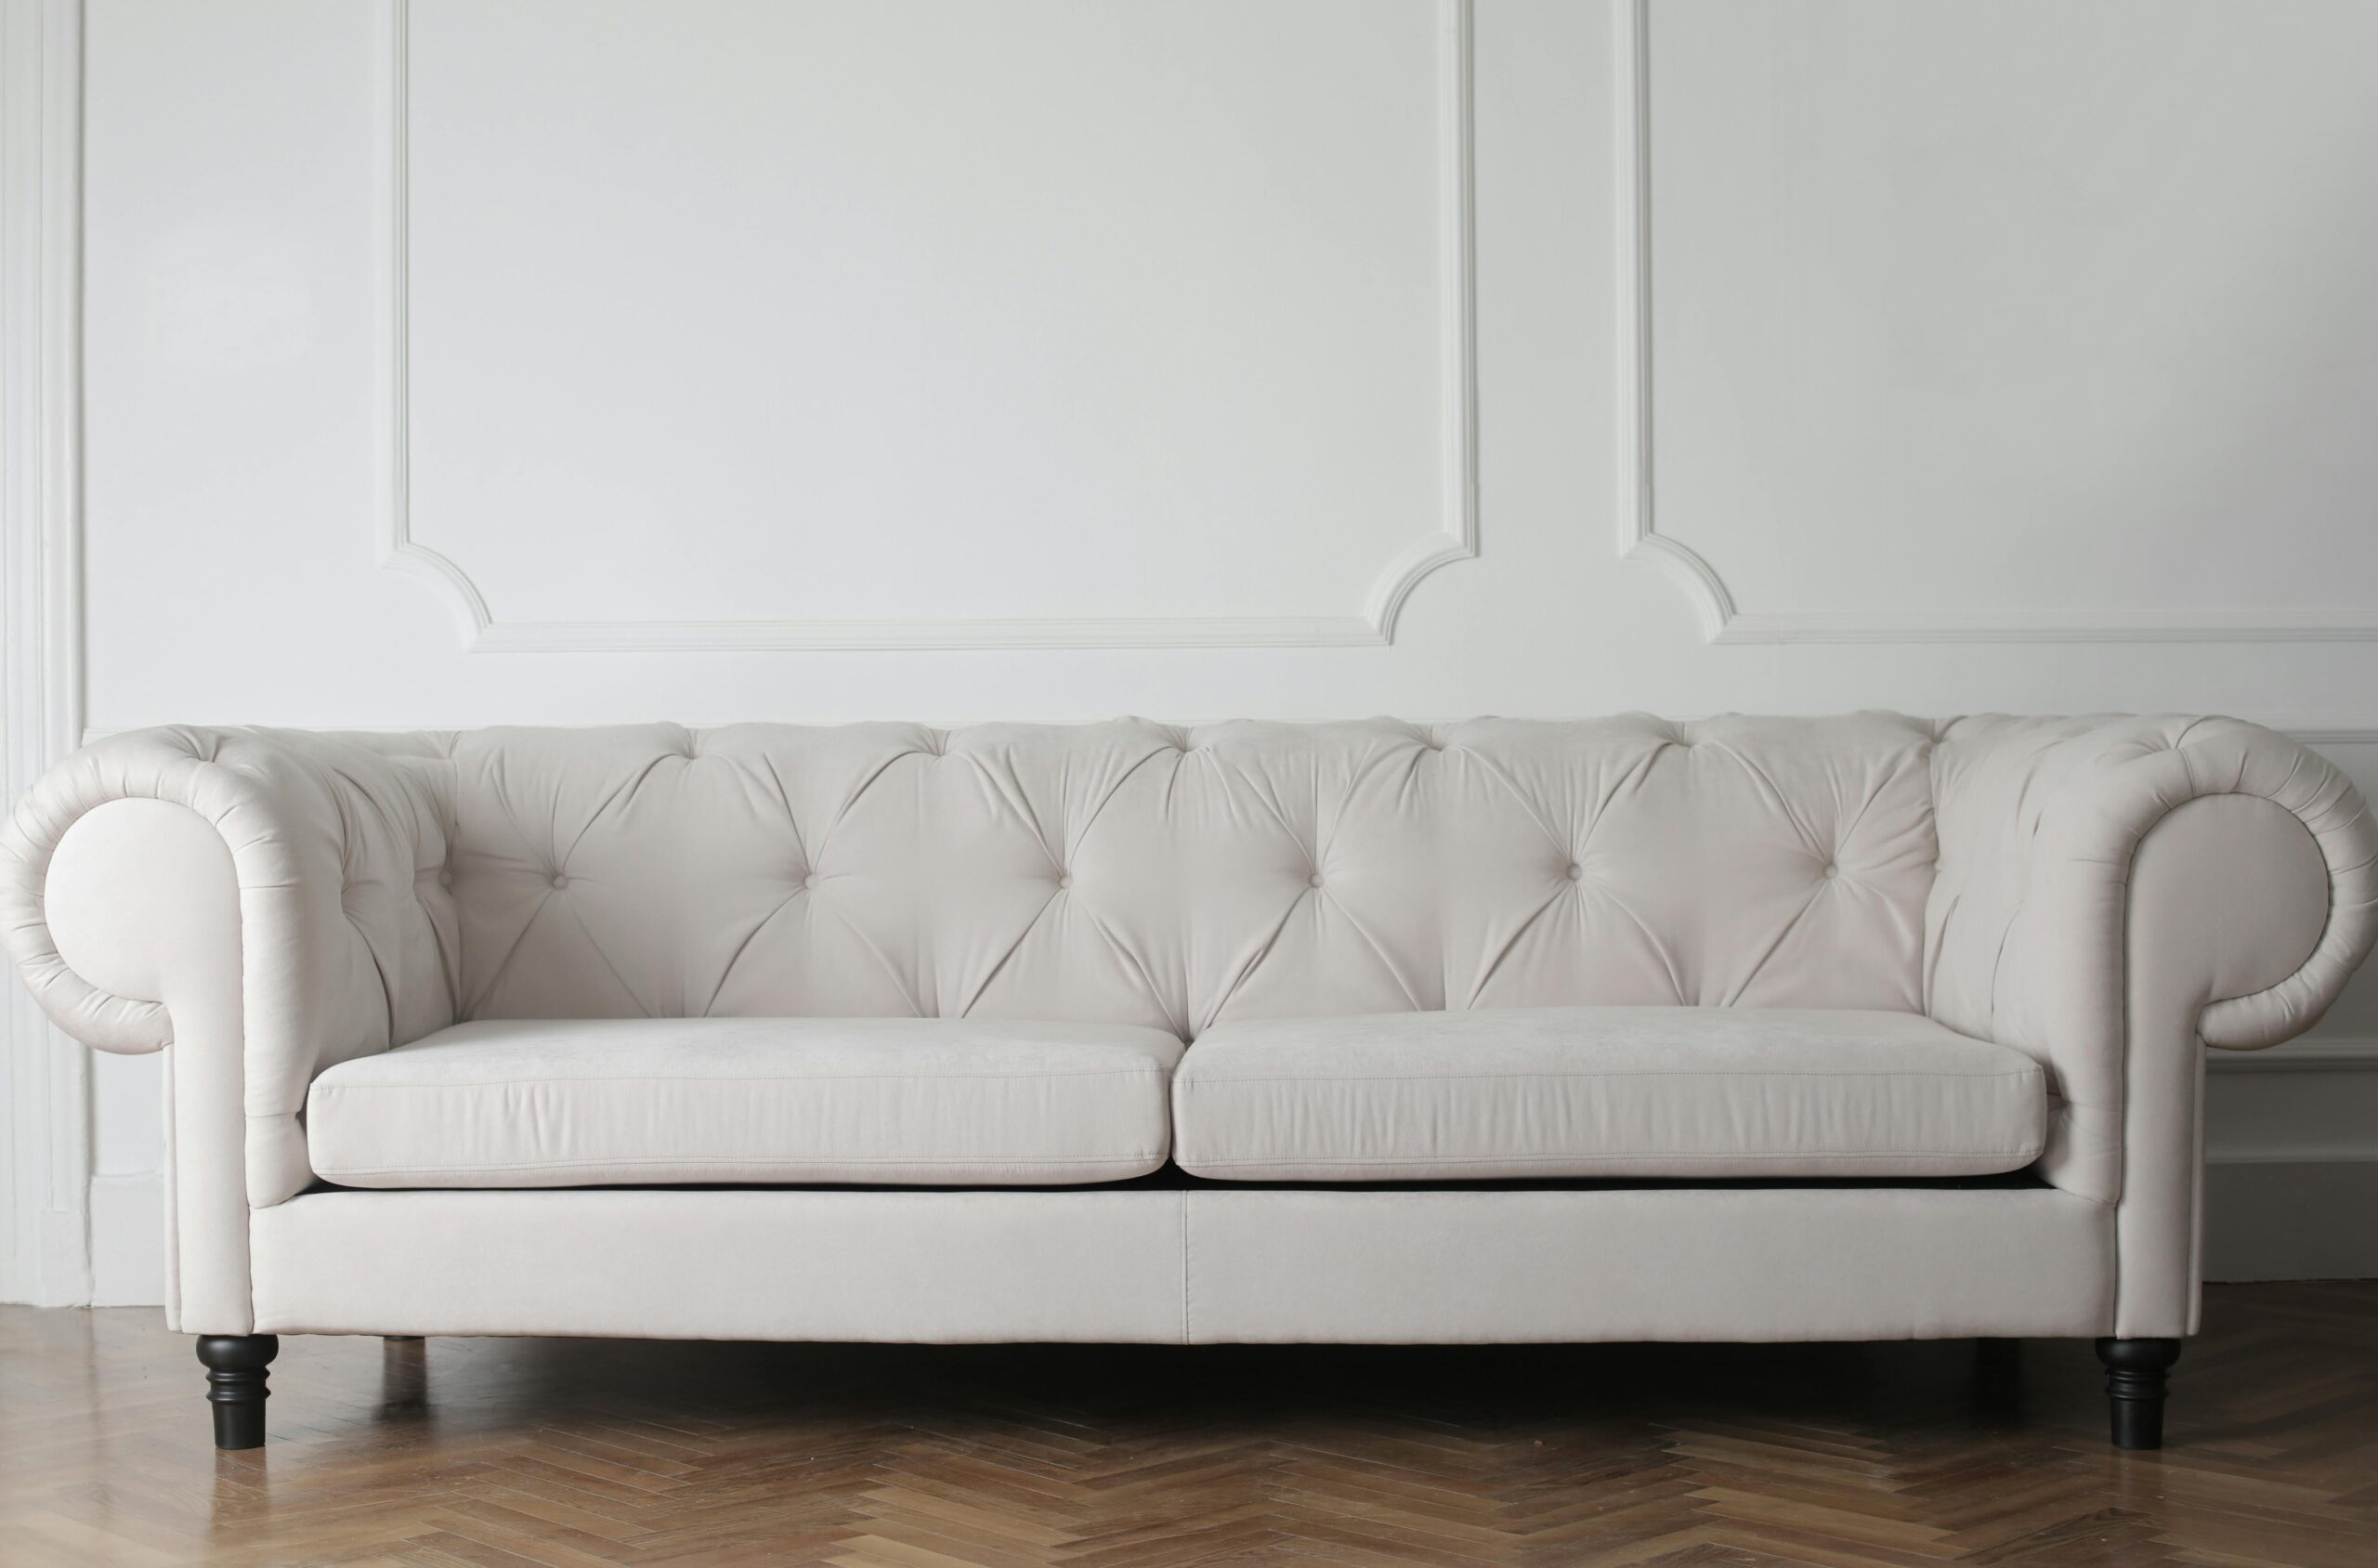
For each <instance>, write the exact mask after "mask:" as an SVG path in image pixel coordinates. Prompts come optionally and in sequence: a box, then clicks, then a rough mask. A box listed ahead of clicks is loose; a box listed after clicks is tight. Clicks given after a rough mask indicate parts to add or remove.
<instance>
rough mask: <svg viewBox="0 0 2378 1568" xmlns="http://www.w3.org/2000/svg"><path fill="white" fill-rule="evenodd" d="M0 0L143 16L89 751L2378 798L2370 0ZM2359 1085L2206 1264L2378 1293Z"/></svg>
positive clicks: (134, 45)
mask: <svg viewBox="0 0 2378 1568" xmlns="http://www.w3.org/2000/svg"><path fill="white" fill-rule="evenodd" d="M0 3H5V4H6V5H7V6H8V7H10V11H9V15H10V16H11V18H12V19H14V18H16V17H17V16H18V15H19V14H20V12H32V11H36V10H38V11H39V12H41V13H42V14H44V15H48V16H52V17H56V16H60V15H62V16H66V17H72V15H74V14H75V13H76V12H77V10H78V9H79V10H81V11H82V12H83V14H84V17H85V33H84V36H83V38H82V46H83V49H84V55H85V59H84V71H83V74H82V78H81V85H82V92H83V98H84V103H83V108H84V115H83V122H82V128H83V137H84V143H83V147H82V155H83V159H84V180H83V185H82V196H83V205H82V208H81V218H82V233H81V243H82V247H83V249H82V264H83V265H82V275H81V281H82V286H83V291H84V318H83V333H84V335H83V345H82V347H83V353H82V358H81V372H82V388H83V398H84V432H85V433H84V446H83V453H82V457H83V461H82V465H81V470H80V473H81V477H82V479H83V482H84V495H83V501H82V503H81V506H80V516H81V522H82V525H83V528H82V538H83V540H84V548H85V561H84V565H83V581H82V587H81V592H80V595H79V602H80V606H81V610H82V615H83V620H84V625H83V627H82V629H81V632H80V634H79V636H78V639H77V642H78V646H79V647H80V650H81V657H82V658H83V659H84V660H85V665H86V671H87V673H86V676H85V677H84V679H83V681H82V682H81V684H80V685H78V687H77V690H78V692H79V694H80V698H81V699H82V700H83V702H84V705H85V720H86V722H87V723H88V725H91V726H93V727H97V728H121V727H127V726H132V725H143V724H151V723H159V722H167V721H198V722H260V723H271V724H290V725H375V726H376V725H472V724H483V723H490V722H499V721H538V722H565V723H568V722H578V723H594V722H602V721H608V720H625V719H643V718H652V717H663V716H665V717H672V718H677V719H681V720H686V721H689V722H694V723H703V722H712V721H721V720H728V719H748V718H782V719H804V720H830V719H837V718H857V717H882V716H905V717H917V718H924V719H938V720H948V719H960V718H967V717H986V716H998V717H1034V718H1080V717H1090V716H1095V715H1102V714H1110V713H1114V712H1141V713H1147V714H1152V715H1157V716H1164V717H1169V718H1177V719H1194V718H1205V717H1213V716H1221V715H1225V714H1232V713H1258V714H1266V715H1274V716H1283V717H1319V716H1331V715H1343V714H1348V713H1366V712H1400V713H1405V714H1408V715H1413V716H1421V717H1436V716H1451V715H1457V714H1465V713H1471V712H1504V713H1580V712H1604V711H1610V710H1614V709H1621V708H1648V709H1653V710H1660V711H1666V712H1675V713H1700V712H1712V711H1718V710H1723V709H1745V710H1768V711H1800V712H1810V711H1826V710H1838V709H1844V708H1853V707H1889V708H1901V709H1906V710H1910V711H1914V712H1928V713H1940V712H1968V711H1975V710H1990V709H2005V710H2015V711H2072V710H2090V709H2149V710H2153V709H2177V710H2189V711H2207V710H2209V711H2220V712H2236V713H2240V714H2243V715H2245V716H2248V717H2252V718H2254V719H2258V720H2261V721H2263V722H2266V723H2269V724H2273V725H2279V726H2280V727H2284V728H2290V729H2293V730H2294V731H2296V732H2298V733H2299V734H2304V735H2306V737H2307V738H2311V739H2313V740H2314V741H2315V742H2316V743H2318V744H2319V745H2321V747H2322V748H2323V750H2325V751H2328V752H2329V754H2330V755H2332V756H2333V757H2335V758H2336V759H2337V760H2338V761H2339V762H2340V763H2341V764H2344V765H2345V767H2347V768H2348V769H2349V770H2351V771H2353V772H2354V773H2355V774H2356V776H2357V777H2358V778H2359V779H2360V780H2361V782H2362V784H2363V786H2364V788H2365V789H2369V790H2371V791H2373V792H2378V696H2373V695H2372V690H2373V683H2372V679H2371V677H2372V675H2373V674H2378V569H2373V568H2378V530H2373V529H2371V527H2370V522H2369V520H2370V515H2371V503H2372V501H2373V498H2378V444H2373V443H2372V442H2371V440H2370V439H2369V437H2368V433H2369V431H2370V430H2371V429H2372V428H2378V295H2373V294H2371V291H2370V290H2369V289H2368V288H2367V286H2366V283H2365V281H2364V280H2365V279H2366V277H2367V276H2368V275H2369V274H2370V273H2371V270H2372V268H2373V259H2374V258H2373V254H2372V253H2373V251H2378V186H2373V185H2372V183H2371V181H2370V180H2369V179H2368V178H2367V177H2366V172H2367V167H2368V164H2369V152H2370V150H2371V148H2372V146H2373V145H2378V98H2373V97H2372V95H2371V94H2369V93H2368V92H2367V91H2366V90H2365V89H2366V78H2367V66H2366V62H2367V61H2368V60H2369V59H2371V58H2372V55H2373V52H2378V8H2373V7H2369V6H2367V5H2364V4H2361V3H2359V0H2298V3H2297V4H2294V5H2291V6H2289V7H2259V6H2254V5H2252V4H2249V3H2247V0H2079V3H2072V0H2015V3H2007V0H1964V3H1962V4H1940V5H1933V6H1927V7H1906V6H1902V5H1899V4H1894V3H1892V0H1801V3H1798V4H1791V5H1781V4H1775V3H1772V0H1652V3H1651V5H1650V6H1649V7H1648V9H1649V18H1648V26H1644V25H1639V24H1640V23H1641V22H1642V20H1643V19H1642V18H1641V17H1640V15H1639V12H1638V9H1637V7H1635V6H1633V5H1631V4H1628V3H1627V0H1611V3H1608V4H1601V3H1592V4H1588V3H1581V0H1476V4H1475V6H1474V18H1473V16H1472V10H1473V7H1471V6H1470V5H1466V4H1463V3H1461V0H1145V3H1143V4H1139V5H1134V6H1130V7H1118V6H1114V5H1111V4H1107V3H1104V0H807V3H803V4H789V5H779V4H762V3H759V0H751V3H743V0H668V3H663V0H568V3H564V0H412V3H411V5H410V7H399V6H398V5H395V4H392V3H390V0H380V3H378V4H374V5H355V6H315V5H304V4H294V3H284V4H267V3H260V0H199V3H189V0H89V3H88V5H87V7H76V6H75V5H73V4H72V0H0ZM1473 21H1474V29H1473V26H1472V24H1473ZM1472 33H1474V38H1473V37H1472V36H1471V34H1472ZM12 109H13V105H12ZM1473 502H1474V504H1473ZM44 515H45V516H51V515H54V513H50V514H44ZM11 641H12V642H13V641H14V637H13V635H12V638H11ZM13 1018H14V1015H12V1019H13ZM2319 1039H2320V1040H2321V1041H2322V1042H2323V1043H2321V1044H2317V1045H2314V1046H2312V1047H2310V1048H2309V1049H2308V1051H2307V1050H2306V1048H2290V1050H2291V1051H2293V1052H2294V1053H2295V1055H2296V1057H2297V1058H2298V1059H2300V1060H2305V1061H2312V1062H2316V1063H2318V1064H2320V1066H2319V1070H2317V1071H2314V1070H2292V1071H2269V1070H2262V1069H2256V1070H2248V1071H2242V1072H2239V1071H2228V1070H2224V1071H2221V1072H2219V1073H2217V1074H2216V1076H2215V1079H2214V1109H2213V1130H2212V1139H2213V1144H2214V1150H2215V1158H2216V1160H2220V1161H2222V1162H2224V1163H2221V1164H2219V1165H2217V1166H2216V1169H2215V1175H2214V1178H2213V1195H2214V1215H2215V1234H2214V1237H2213V1258H2214V1265H2215V1271H2216V1272H2239V1273H2256V1272H2262V1273H2268V1272H2281V1273H2283V1272H2288V1271H2290V1270H2292V1269H2306V1270H2319V1271H2321V1272H2332V1271H2338V1270H2344V1269H2353V1270H2358V1271H2367V1272H2378V1255H2373V1254H2372V1252H2371V1250H2370V1249H2371V1248H2372V1247H2373V1246H2378V1244H2374V1243H2373V1242H2371V1241H2370V1240H2368V1239H2365V1237H2366V1236H2378V1223H2373V1221H2378V1208H2373V1207H2372V1206H2373V1205H2378V1183H2372V1182H2371V1181H2370V1180H2369V1179H2368V1178H2369V1177H2370V1176H2371V1173H2372V1172H2378V1072H2372V1071H2371V1070H2369V1069H2370V1068H2371V1066H2372V1065H2378V1050H2373V1049H2371V1048H2369V1047H2366V1046H2364V1045H2362V1044H2360V1043H2359V1042H2361V1041H2364V1040H2365V1039H2378V984H2371V983H2365V984H2364V985H2362V986H2361V987H2358V989H2357V991H2356V992H2355V994H2354V995H2352V996H2351V997H2349V998H2348V1000H2346V1001H2345V1003H2344V1004H2343V1005H2341V1006H2340V1007H2339V1009H2338V1010H2337V1011H2336V1013H2335V1014H2334V1015H2332V1018H2331V1019H2330V1020H2329V1021H2328V1022H2327V1023H2326V1024H2325V1025H2324V1026H2322V1028H2321V1031H2320V1036H2319ZM16 1049H17V1051H18V1052H19V1055H20V1059H25V1058H26V1053H28V1052H36V1051H42V1050H46V1049H47V1048H46V1047H45V1046H42V1045H40V1044H39V1043H38V1042H35V1041H33V1040H32V1039H20V1042H19V1044H18V1046H17V1047H16ZM2323 1052H2325V1054H2323ZM43 1059H44V1060H46V1059H47V1058H46V1057H45V1058H43ZM154 1066H155V1064H154V1063H153V1062H132V1063H111V1064H106V1065H103V1066H102V1068H101V1069H100V1071H99V1073H98V1078H97V1080H96V1085H95V1093H96V1098H97V1102H98V1118H97V1135H96V1158H97V1167H96V1168H97V1169H98V1171H100V1172H101V1173H102V1175H101V1179H100V1182H99V1184H98V1188H97V1189H95V1192H94V1196H93V1204H94V1208H93V1211H92V1212H93V1221H92V1223H93V1227H94V1234H95V1237H96V1248H95V1257H94V1266H95V1267H96V1268H97V1270H98V1281H97V1285H96V1287H95V1288H96V1289H97V1290H98V1294H99V1295H100V1296H101V1297H102V1298H103V1299H106V1298H111V1299H138V1298H140V1297H142V1296H143V1295H144V1294H145V1293H146V1292H147V1291H149V1290H150V1288H152V1287H151V1285H150V1280H151V1279H152V1278H153V1271H154V1257H155V1253H154V1244H153V1224H154V1213H153V1209H154V1201H153V1192H154V1180H153V1172H154V1170H155V1168H156V1158H157V1150H156V1140H155V1135H154V1132H153V1131H152V1129H153V1127H154V1125H155V1110H156V1107H155V1090H154V1083H155V1078H154ZM19 1119H20V1120H21V1119H22V1118H21V1117H20V1118H19ZM42 1135H43V1136H47V1137H52V1138H53V1142H54V1141H55V1135H54V1134H53V1133H50V1132H44V1133H43V1134H42ZM24 1136H26V1134H24V1133H23V1132H22V1131H21V1130H20V1138H22V1137H24ZM19 1163H20V1164H21V1163H22V1162H21V1161H20V1162H19ZM26 1201H28V1200H27V1199H26V1198H25V1196H23V1195H22V1194H21V1193H20V1195H19V1196H18V1198H17V1199H16V1202H17V1204H18V1206H19V1207H20V1209H21V1208H22V1206H23V1205H24V1203H25V1202H26ZM2356 1205H2358V1207H2354V1206H2356ZM2278 1215H2284V1216H2286V1217H2288V1218H2289V1219H2290V1220H2291V1222H2292V1221H2294V1220H2297V1219H2303V1220H2304V1223H2302V1224H2300V1225H2298V1226H2296V1227H2295V1229H2294V1231H2293V1232H2291V1233H2290V1235H2291V1236H2292V1239H2287V1240H2286V1241H2285V1245H2284V1246H2282V1247H2278V1248H2277V1250H2276V1251H2274V1246H2275V1245H2276V1244H2274V1243H2272V1242H2271V1240H2270V1238H2271V1237H2272V1236H2273V1235H2278V1234H2279V1233H2280V1231H2281V1230H2282V1229H2285V1228H2286V1227H2282V1226H2279V1225H2277V1224H2275V1223H2274V1222H2273V1217H2274V1216H2278ZM2355 1248H2362V1250H2361V1251H2358V1252H2357V1251H2356V1250H2355ZM19 1288H20V1293H23V1290H22V1287H19Z"/></svg>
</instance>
